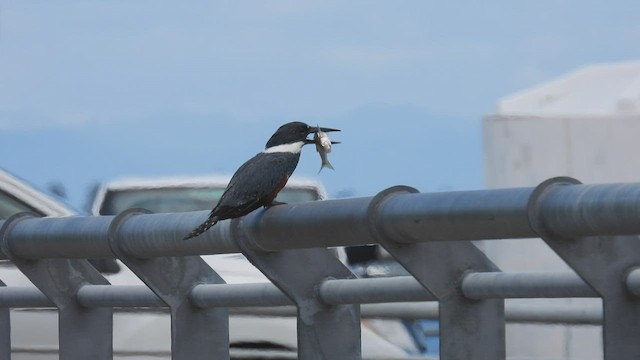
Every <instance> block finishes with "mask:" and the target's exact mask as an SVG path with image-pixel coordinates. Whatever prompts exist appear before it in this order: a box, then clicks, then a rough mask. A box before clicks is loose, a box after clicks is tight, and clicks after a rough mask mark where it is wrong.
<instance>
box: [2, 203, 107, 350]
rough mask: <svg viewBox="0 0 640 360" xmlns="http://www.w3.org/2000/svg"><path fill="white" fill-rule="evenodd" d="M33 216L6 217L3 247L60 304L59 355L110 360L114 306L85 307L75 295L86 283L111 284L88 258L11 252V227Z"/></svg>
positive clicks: (3, 228)
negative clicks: (27, 256)
mask: <svg viewBox="0 0 640 360" xmlns="http://www.w3.org/2000/svg"><path fill="white" fill-rule="evenodd" d="M30 217H33V215H31V214H28V213H19V214H16V215H14V216H12V217H10V218H9V219H8V220H7V221H5V223H4V225H3V227H2V229H1V230H0V240H1V246H2V250H3V252H4V253H5V254H7V255H8V256H9V258H10V259H11V261H12V262H13V263H14V265H15V266H16V267H18V269H20V271H22V273H23V274H24V275H25V276H27V277H28V278H29V280H31V282H33V284H34V285H35V286H36V287H38V288H39V289H40V291H42V293H44V294H45V295H46V296H47V297H48V298H49V299H50V300H51V301H52V302H53V303H54V304H55V305H56V307H57V308H58V337H59V346H60V348H59V358H60V359H62V360H83V359H96V360H102V359H104V360H110V359H112V358H113V310H112V309H111V308H86V307H83V306H82V305H80V304H79V303H78V301H77V299H76V292H77V291H78V289H80V288H81V287H82V286H84V285H88V284H91V285H109V282H108V281H107V280H106V279H105V278H104V277H103V276H102V275H101V274H100V273H99V272H98V271H97V270H96V269H95V268H94V267H93V266H91V264H89V262H88V261H87V260H84V259H83V260H80V259H43V260H35V261H33V260H24V259H20V258H16V257H14V256H13V255H12V252H11V242H10V241H9V238H10V236H9V235H10V233H11V229H12V228H13V227H14V226H15V224H17V223H18V222H19V221H21V220H23V219H26V218H30Z"/></svg>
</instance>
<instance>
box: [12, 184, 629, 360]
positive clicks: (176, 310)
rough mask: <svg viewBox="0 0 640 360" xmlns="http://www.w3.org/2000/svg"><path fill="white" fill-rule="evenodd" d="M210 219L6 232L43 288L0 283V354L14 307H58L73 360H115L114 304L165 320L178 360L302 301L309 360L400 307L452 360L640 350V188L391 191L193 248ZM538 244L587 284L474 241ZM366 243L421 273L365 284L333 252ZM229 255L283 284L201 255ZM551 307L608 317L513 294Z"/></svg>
mask: <svg viewBox="0 0 640 360" xmlns="http://www.w3.org/2000/svg"><path fill="white" fill-rule="evenodd" d="M204 215H205V212H195V213H179V214H148V213H146V212H145V211H142V210H131V211H126V212H124V213H122V214H120V215H118V216H115V217H113V216H101V217H70V218H35V217H31V216H28V215H25V214H20V215H16V216H14V217H12V218H10V219H8V220H6V221H4V222H2V221H0V225H2V229H1V230H0V239H1V242H0V249H1V251H0V258H2V259H10V260H11V261H12V262H13V263H14V264H15V265H16V266H17V267H18V268H19V269H20V270H21V271H22V272H23V273H24V274H25V275H26V276H27V277H28V278H29V279H30V280H31V281H32V282H33V283H34V285H35V286H36V287H37V288H38V290H35V289H34V288H26V287H0V324H2V325H0V358H7V359H8V358H9V356H10V354H9V352H10V346H9V344H10V340H9V325H8V323H9V312H8V308H11V307H30V306H49V307H51V306H54V307H56V308H58V312H59V348H60V358H63V359H80V358H83V359H84V358H92V359H110V358H111V357H112V355H113V354H112V321H113V320H112V318H113V308H114V307H140V306H147V307H168V308H169V310H170V313H171V337H172V344H171V345H172V358H173V359H212V358H215V359H225V358H229V346H228V337H229V336H228V319H229V318H228V316H229V313H228V310H227V309H228V308H229V307H234V308H236V307H265V306H267V307H273V306H282V305H290V304H293V305H295V314H296V316H297V318H298V356H299V358H300V359H332V360H333V359H358V358H360V317H361V315H362V314H364V313H376V311H377V312H378V314H380V313H383V314H387V315H388V314H393V313H394V310H393V305H392V304H382V305H380V304H374V303H392V302H402V303H401V304H402V305H401V306H402V307H403V308H404V309H405V310H409V311H410V310H411V309H413V310H414V311H416V316H425V317H435V316H437V317H438V320H439V324H440V358H441V359H504V358H505V319H514V320H516V321H553V319H560V320H559V321H566V322H568V323H578V322H582V323H590V324H595V323H599V322H601V323H602V326H603V330H604V331H603V348H604V356H605V359H616V360H619V359H632V358H633V359H635V358H637V355H638V354H640V341H638V340H637V339H639V338H640V301H639V298H638V296H640V270H638V269H636V267H637V266H639V265H640V242H639V241H638V239H637V236H636V234H640V184H604V185H583V184H580V183H578V182H577V181H576V180H573V179H570V178H554V179H550V180H548V181H545V182H543V183H542V184H540V185H539V186H537V187H535V188H516V189H499V190H482V191H462V192H445V193H424V194H421V193H418V192H417V191H416V190H415V189H412V188H409V187H394V188H390V189H387V190H385V191H382V192H381V193H379V194H378V195H376V196H375V197H369V198H354V199H341V200H330V201H322V202H312V203H304V204H296V205H283V206H277V207H273V208H271V209H269V210H268V211H264V210H260V211H256V212H254V213H252V214H250V215H248V216H246V217H244V218H242V219H236V220H232V221H223V222H220V223H219V224H218V225H216V226H215V227H214V228H212V229H211V230H210V231H208V232H206V233H205V234H204V235H202V236H201V237H200V238H197V239H194V240H192V241H186V242H185V241H182V240H181V238H182V236H183V235H184V234H185V233H187V232H188V231H189V230H191V228H193V227H195V226H196V225H198V224H199V222H200V221H201V220H202V218H203V217H204ZM532 237H541V238H542V239H543V240H544V241H545V242H546V243H547V244H548V245H549V246H550V247H551V248H552V249H553V250H554V251H555V252H556V253H557V254H558V255H559V256H560V257H561V258H562V259H563V260H564V261H565V262H566V263H567V264H568V265H569V266H570V267H571V268H572V269H573V270H574V271H575V274H573V273H502V272H500V271H499V269H497V267H496V266H495V265H493V264H492V263H491V261H490V260H489V259H488V258H487V257H486V256H484V254H483V253H482V252H481V251H479V250H478V249H477V248H476V247H475V246H474V245H473V244H472V243H471V242H470V241H469V240H485V239H524V238H532ZM370 243H377V244H379V245H380V246H382V247H383V248H384V249H385V250H387V251H388V252H389V253H390V254H391V255H392V256H393V257H394V258H395V259H396V260H397V261H398V262H399V263H400V264H401V265H402V266H403V267H404V268H405V269H406V270H407V271H408V272H409V273H410V274H411V276H409V277H397V278H382V279H356V278H355V276H354V275H353V274H352V273H351V272H350V271H349V270H348V269H347V268H346V267H345V266H344V265H343V264H342V263H340V262H339V261H338V260H337V259H336V258H335V257H334V256H333V255H332V254H331V252H330V251H329V250H328V249H327V247H332V246H350V245H361V244H370ZM233 252H242V253H243V254H244V255H245V256H246V257H247V258H248V259H249V260H250V261H251V262H252V263H253V264H254V265H255V266H256V267H257V268H258V269H259V270H260V271H262V272H263V273H264V274H265V275H266V277H267V278H268V279H269V280H270V281H271V284H268V283H267V284H225V283H224V281H223V280H222V278H220V276H218V274H216V273H215V272H214V271H213V270H212V269H211V268H210V267H209V266H208V265H207V264H206V263H205V262H204V261H203V260H202V259H201V258H200V256H198V255H203V254H220V253H233ZM98 257H116V258H118V259H120V260H122V261H123V262H124V263H125V264H126V265H127V266H128V267H129V268H130V269H131V270H132V271H133V272H134V273H135V274H136V275H137V276H138V277H139V278H140V279H142V281H143V282H144V283H145V284H146V286H115V285H109V283H108V282H107V281H106V280H105V279H104V277H102V276H101V275H100V274H99V273H98V272H97V271H96V270H95V269H94V268H93V267H91V266H90V265H89V264H88V262H87V261H86V260H83V259H85V258H98ZM167 269H171V271H167ZM576 274H577V275H576ZM543 297H600V298H602V300H603V301H602V310H603V311H601V312H600V311H591V312H588V313H586V314H585V313H579V314H576V313H575V312H574V313H572V312H571V311H570V310H567V308H566V307H565V308H560V309H553V308H549V309H546V310H547V312H546V313H545V311H540V312H538V313H535V312H532V311H531V309H522V308H517V307H513V308H508V309H507V310H506V311H505V307H504V299H505V298H543ZM408 301H409V302H415V303H413V306H409V305H407V304H406V303H404V302H408ZM422 301H436V302H437V306H434V304H435V303H431V305H428V304H425V303H422ZM360 304H371V305H363V306H362V309H361V307H360ZM381 306H382V308H381ZM381 309H383V310H381ZM278 311H280V312H282V311H284V313H288V314H292V311H291V308H289V309H286V308H285V309H284V310H283V309H281V308H278V310H275V312H278ZM421 311H422V312H421ZM563 316H564V320H563ZM79 338H82V339H83V341H82V342H78V339H79Z"/></svg>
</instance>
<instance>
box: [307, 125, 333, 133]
mask: <svg viewBox="0 0 640 360" xmlns="http://www.w3.org/2000/svg"><path fill="white" fill-rule="evenodd" d="M318 130H320V131H322V132H331V131H340V129H332V128H325V127H319V126H317V127H316V128H315V129H311V132H316V131H318Z"/></svg>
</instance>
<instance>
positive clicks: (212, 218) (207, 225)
mask: <svg viewBox="0 0 640 360" xmlns="http://www.w3.org/2000/svg"><path fill="white" fill-rule="evenodd" d="M217 222H218V217H217V216H215V215H213V213H211V214H209V217H208V218H207V220H205V222H203V223H202V224H200V226H198V227H197V228H195V229H193V230H192V231H191V232H190V233H189V234H187V236H185V237H184V238H183V239H182V240H189V239H191V238H194V237H196V236H198V235H200V234H202V233H203V232H205V231H207V230H209V229H210V228H211V227H212V226H213V225H215V224H216V223H217Z"/></svg>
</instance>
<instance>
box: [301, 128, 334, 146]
mask: <svg viewBox="0 0 640 360" xmlns="http://www.w3.org/2000/svg"><path fill="white" fill-rule="evenodd" d="M318 131H322V132H331V131H340V129H332V128H326V127H320V126H309V130H308V133H309V134H313V133H317V132H318ZM304 143H305V145H307V144H315V140H310V139H305V141H304ZM331 143H332V144H339V142H336V141H332V142H331Z"/></svg>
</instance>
